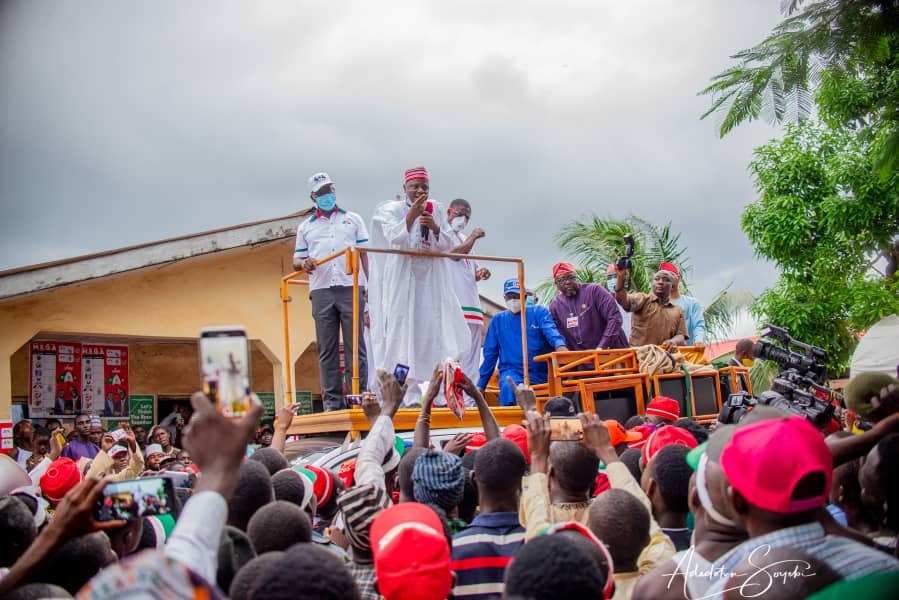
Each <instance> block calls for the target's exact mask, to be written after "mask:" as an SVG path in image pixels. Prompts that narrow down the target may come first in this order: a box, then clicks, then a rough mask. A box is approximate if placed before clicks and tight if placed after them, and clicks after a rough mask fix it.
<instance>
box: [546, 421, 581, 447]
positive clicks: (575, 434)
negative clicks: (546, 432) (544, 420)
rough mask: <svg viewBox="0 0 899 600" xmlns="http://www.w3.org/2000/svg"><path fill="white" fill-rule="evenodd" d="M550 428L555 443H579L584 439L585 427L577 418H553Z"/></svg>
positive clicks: (551, 437)
mask: <svg viewBox="0 0 899 600" xmlns="http://www.w3.org/2000/svg"><path fill="white" fill-rule="evenodd" d="M549 426H550V429H551V434H550V439H551V440H552V441H554V442H579V441H581V440H582V439H583V438H584V426H583V424H582V423H581V420H580V419H578V418H577V417H553V418H551V419H550V420H549Z"/></svg>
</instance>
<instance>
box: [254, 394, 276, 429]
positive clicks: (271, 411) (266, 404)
mask: <svg viewBox="0 0 899 600" xmlns="http://www.w3.org/2000/svg"><path fill="white" fill-rule="evenodd" d="M256 395H257V396H258V397H259V401H260V402H262V407H263V408H265V413H264V414H263V415H262V422H263V423H266V424H268V425H271V424H273V423H274V422H275V393H274V392H256Z"/></svg>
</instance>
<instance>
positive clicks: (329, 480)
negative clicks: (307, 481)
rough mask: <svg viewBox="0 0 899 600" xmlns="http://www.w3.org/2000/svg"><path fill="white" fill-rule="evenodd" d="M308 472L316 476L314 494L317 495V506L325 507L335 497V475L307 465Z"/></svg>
mask: <svg viewBox="0 0 899 600" xmlns="http://www.w3.org/2000/svg"><path fill="white" fill-rule="evenodd" d="M306 470H307V471H312V473H314V474H315V483H314V484H312V493H313V494H315V502H316V505H317V506H320V507H321V506H324V505H326V504H327V503H328V501H329V500H331V496H333V495H334V474H333V473H331V471H329V470H327V469H322V468H321V467H315V466H312V465H306Z"/></svg>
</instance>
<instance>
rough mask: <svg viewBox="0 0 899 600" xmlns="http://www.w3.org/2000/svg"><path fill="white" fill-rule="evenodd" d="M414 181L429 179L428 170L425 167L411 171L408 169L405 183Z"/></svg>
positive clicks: (413, 168) (414, 168)
mask: <svg viewBox="0 0 899 600" xmlns="http://www.w3.org/2000/svg"><path fill="white" fill-rule="evenodd" d="M413 179H424V180H427V179H428V170H427V169H425V168H424V167H412V168H411V169H406V177H405V178H404V179H403V183H404V184H405V183H409V182H410V181H412V180H413Z"/></svg>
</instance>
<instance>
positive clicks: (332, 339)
mask: <svg viewBox="0 0 899 600" xmlns="http://www.w3.org/2000/svg"><path fill="white" fill-rule="evenodd" d="M308 189H309V198H310V199H311V200H312V203H313V204H314V205H315V212H314V213H313V214H312V216H311V217H309V218H308V219H306V220H305V221H303V222H302V223H301V224H300V226H299V227H298V228H297V243H296V250H295V251H294V254H293V268H294V269H297V270H300V269H302V270H303V271H306V272H307V273H308V274H309V299H310V301H311V302H312V318H313V320H314V321H315V338H316V345H317V346H318V368H319V380H320V382H321V387H322V404H324V408H325V410H326V411H328V410H339V409H341V408H346V402H345V401H344V397H343V392H344V377H341V375H340V332H341V330H343V343H344V348H345V349H346V355H347V356H350V352H351V349H352V347H353V344H352V341H351V340H352V339H353V276H352V275H348V274H347V273H346V272H345V269H344V261H343V260H342V259H336V260H332V261H329V262H326V263H324V264H321V265H319V264H318V262H317V261H318V260H321V259H323V258H325V257H326V256H329V255H331V254H334V253H335V252H340V251H342V250H345V249H346V248H348V247H352V246H364V245H367V244H368V230H367V229H366V228H365V221H363V220H362V217H360V216H359V215H358V214H356V213H354V212H350V211H347V210H346V209H343V208H340V207H338V206H337V196H336V194H335V186H334V182H332V181H331V178H330V177H329V176H328V174H327V173H316V174H315V175H313V176H312V177H310V178H309V183H308ZM359 258H360V263H361V264H362V270H363V273H360V275H359V287H360V288H363V286H365V282H366V279H367V278H368V258H367V256H366V255H365V254H362V255H361V256H360V257H359ZM360 291H361V292H363V293H360V294H359V315H360V316H361V315H362V313H363V301H362V298H363V294H364V289H361V290H360ZM359 330H360V332H361V330H362V328H361V327H360V328H359ZM365 350H366V349H365V342H364V341H363V339H362V336H361V333H360V335H359V381H362V382H366V381H368V376H367V374H366V371H367V365H368V363H367V362H366V357H365V356H366V355H365ZM352 372H353V368H352V365H351V364H349V361H348V363H347V368H346V389H347V390H350V389H352V388H351V387H350V386H351V385H352V381H351V380H350V377H352Z"/></svg>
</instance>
